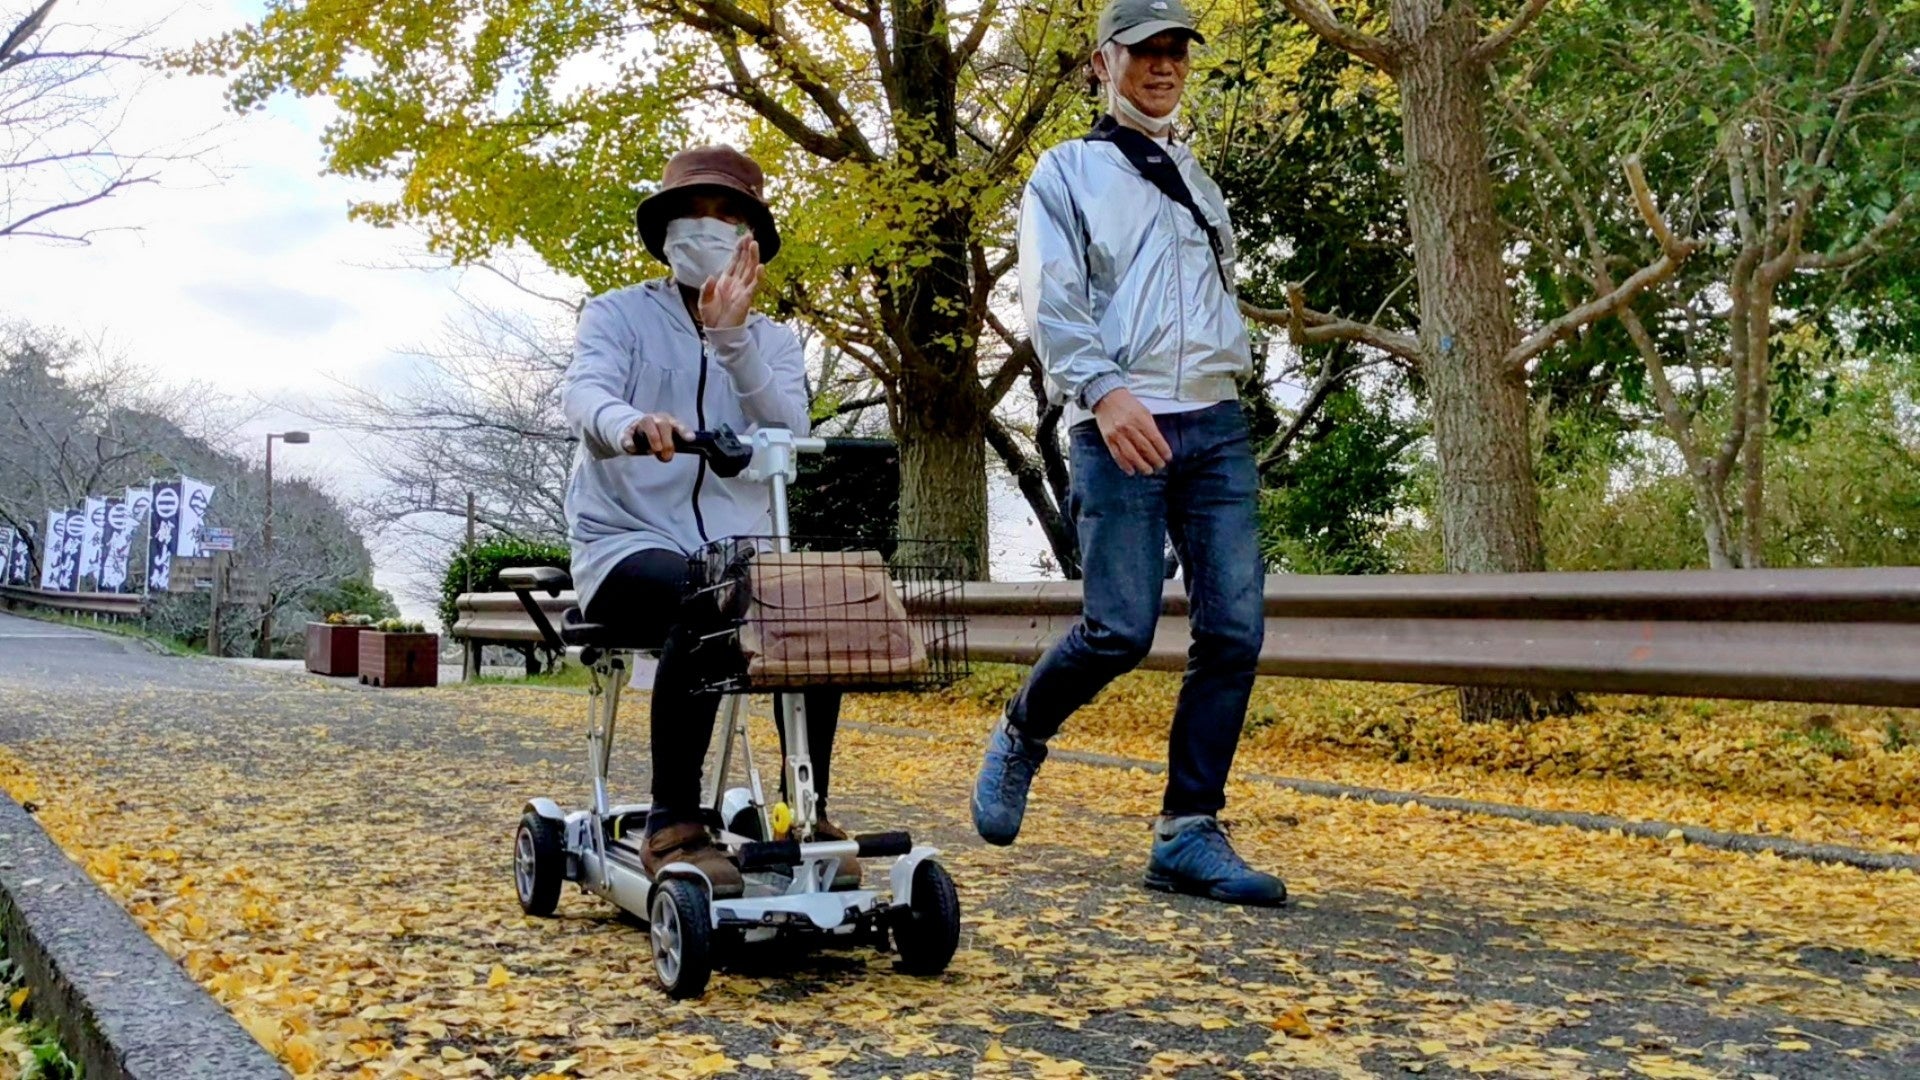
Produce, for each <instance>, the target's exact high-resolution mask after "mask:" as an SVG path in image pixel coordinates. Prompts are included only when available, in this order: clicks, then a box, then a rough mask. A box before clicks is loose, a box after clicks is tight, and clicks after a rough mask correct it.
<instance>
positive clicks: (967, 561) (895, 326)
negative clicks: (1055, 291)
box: [879, 0, 989, 580]
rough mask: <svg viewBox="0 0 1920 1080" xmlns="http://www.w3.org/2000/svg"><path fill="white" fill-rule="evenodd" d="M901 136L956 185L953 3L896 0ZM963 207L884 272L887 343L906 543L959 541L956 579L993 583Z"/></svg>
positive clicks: (934, 224)
mask: <svg viewBox="0 0 1920 1080" xmlns="http://www.w3.org/2000/svg"><path fill="white" fill-rule="evenodd" d="M892 21H893V27H894V79H895V91H896V94H897V96H898V99H899V107H898V111H897V113H896V122H895V132H894V134H895V137H896V138H897V139H898V140H899V141H900V144H901V145H902V146H903V147H911V148H913V149H914V150H915V151H917V152H916V153H915V154H914V160H916V161H917V162H918V167H917V168H916V169H915V173H916V176H917V178H918V179H919V180H920V181H921V182H922V183H924V184H925V185H926V186H927V188H928V190H931V191H937V192H943V191H946V190H948V189H949V188H950V187H951V183H952V175H951V174H952V169H953V162H954V161H955V160H957V158H958V141H959V119H958V112H957V110H956V108H955V101H954V93H955V87H956V86H957V84H958V80H957V78H956V73H955V71H954V60H953V49H952V46H951V45H950V44H949V43H948V40H947V31H946V5H945V3H944V2H943V0H893V3H892ZM968 213H969V212H968V209H967V207H966V206H965V204H964V202H962V201H961V200H958V199H955V200H951V201H948V202H946V203H944V204H942V205H941V206H939V207H938V208H936V209H935V210H934V211H933V213H932V215H931V220H930V221H929V222H928V223H927V226H926V228H925V230H924V231H923V232H922V233H921V234H920V235H919V236H918V237H917V238H916V239H917V241H918V242H917V243H916V244H915V245H913V248H914V250H913V257H912V258H910V259H908V260H907V262H906V265H905V266H904V267H897V268H886V269H882V270H881V271H879V273H880V274H881V275H882V280H881V286H880V289H881V293H882V302H883V303H882V306H883V309H884V311H885V312H886V317H887V322H888V326H887V332H888V336H889V337H890V338H891V339H892V340H893V342H894V344H895V345H896V346H897V347H898V351H899V354H900V367H901V370H900V377H899V387H898V398H897V400H898V403H899V418H898V434H899V436H900V535H901V536H902V537H904V538H909V539H922V540H942V541H955V542H957V543H958V544H959V546H960V549H961V553H962V554H961V560H962V562H961V565H958V566H956V567H954V572H955V573H965V574H966V576H967V577H969V578H973V579H976V580H977V579H984V578H986V577H987V566H988V555H989V549H988V546H987V447H986V426H987V425H986V421H987V409H986V403H985V400H984V398H985V395H984V393H983V392H982V390H981V388H980V385H979V380H978V377H977V374H976V372H975V364H976V359H977V357H976V347H977V342H978V340H979V333H980V327H979V325H977V320H975V319H974V318H973V317H972V316H971V315H970V313H969V308H970V303H969V301H970V300H971V298H972V296H973V282H972V265H971V262H970V260H969V258H968V251H967V239H968V237H969V236H970V234H971V227H972V222H971V221H970V220H969V217H968Z"/></svg>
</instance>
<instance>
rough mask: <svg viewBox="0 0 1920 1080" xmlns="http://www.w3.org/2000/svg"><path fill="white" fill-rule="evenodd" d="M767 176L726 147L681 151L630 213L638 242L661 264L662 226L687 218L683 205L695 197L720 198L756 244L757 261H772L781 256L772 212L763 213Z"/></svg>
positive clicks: (674, 156) (777, 232) (665, 233)
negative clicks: (637, 230) (734, 210)
mask: <svg viewBox="0 0 1920 1080" xmlns="http://www.w3.org/2000/svg"><path fill="white" fill-rule="evenodd" d="M766 182H767V179H766V174H765V173H763V172H761V171H760V166H759V165H758V164H757V163H755V161H754V160H753V159H752V158H750V157H748V156H747V155H745V154H743V153H741V152H740V151H738V150H735V149H734V148H733V147H731V146H698V147H695V148H693V149H691V150H682V151H680V152H679V153H677V154H675V155H673V157H672V158H671V159H669V160H668V161H667V168H666V172H665V173H664V174H663V175H662V176H661V177H660V187H659V188H658V189H657V190H656V191H654V193H653V194H652V195H649V196H647V198H646V199H645V200H644V201H643V202H641V204H640V207H639V209H637V210H635V211H634V212H633V221H634V224H635V225H637V226H639V228H640V241H641V242H642V243H644V244H646V245H647V250H648V251H649V252H652V253H653V257H654V258H656V259H659V260H660V261H661V262H666V261H667V256H666V253H665V252H664V251H663V250H662V244H663V243H664V241H665V239H666V235H667V222H669V221H672V220H673V219H674V218H677V217H680V216H682V215H684V214H685V213H686V209H687V202H688V201H689V200H690V199H691V198H692V197H693V196H695V195H716V194H717V195H725V196H727V197H729V198H730V199H732V200H733V203H734V205H735V206H736V207H737V208H738V209H739V210H740V214H741V216H742V217H744V218H746V219H747V224H748V225H749V226H750V227H752V229H753V238H754V239H755V240H758V241H760V261H761V262H772V261H773V257H774V256H775V255H777V254H779V253H780V230H779V229H778V228H777V227H776V226H775V225H774V223H773V211H772V210H769V209H767V202H766V196H765V195H764V194H763V192H764V191H765V190H766Z"/></svg>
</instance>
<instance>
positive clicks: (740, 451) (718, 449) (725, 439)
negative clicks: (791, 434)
mask: <svg viewBox="0 0 1920 1080" xmlns="http://www.w3.org/2000/svg"><path fill="white" fill-rule="evenodd" d="M673 448H674V449H675V450H676V451H680V452H682V453H687V454H693V455H694V456H696V457H699V458H703V459H705V461H706V463H707V468H709V469H711V470H712V471H713V475H715V476H718V477H720V478H721V479H723V480H725V479H731V478H733V477H735V476H739V475H740V474H741V473H743V472H745V471H746V470H747V466H748V465H751V464H752V463H753V450H752V448H751V447H749V446H747V444H746V443H743V442H741V441H740V436H738V435H735V434H734V433H733V429H732V428H730V427H728V426H727V425H725V424H721V425H720V426H719V427H717V428H714V429H713V430H712V431H696V432H694V433H693V437H692V438H687V437H686V436H684V435H682V434H680V433H679V432H678V431H676V432H674V433H673Z"/></svg>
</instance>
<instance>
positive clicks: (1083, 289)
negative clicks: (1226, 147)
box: [1020, 139, 1253, 407]
mask: <svg viewBox="0 0 1920 1080" xmlns="http://www.w3.org/2000/svg"><path fill="white" fill-rule="evenodd" d="M1168 150H1169V152H1170V153H1171V154H1172V155H1173V158H1174V161H1175V162H1176V163H1177V164H1178V165H1179V167H1180V172H1181V175H1183V176H1184V177H1185V178H1186V181H1187V187H1188V189H1189V190H1190V191H1192V192H1193V196H1194V201H1195V202H1196V203H1198V204H1199V206H1200V208H1201V209H1202V210H1203V211H1204V212H1205V213H1206V215H1207V217H1208V218H1209V219H1210V220H1211V221H1212V222H1213V225H1214V228H1215V229H1216V230H1217V231H1218V232H1219V234H1220V236H1221V239H1222V240H1223V241H1225V248H1226V276H1227V280H1228V281H1231V280H1233V274H1234V263H1235V254H1234V253H1235V248H1234V243H1233V229H1232V223H1231V222H1230V221H1229V220H1228V217H1227V206H1226V200H1225V199H1224V198H1223V197H1222V196H1221V194H1220V188H1219V187H1218V186H1217V185H1216V184H1214V182H1213V180H1212V179H1211V178H1209V177H1208V176H1207V174H1206V173H1205V172H1203V171H1201V169H1200V166H1199V164H1198V163H1197V162H1195V161H1194V159H1193V154H1192V153H1191V152H1190V151H1188V150H1187V148H1186V147H1184V146H1181V145H1178V144H1175V145H1173V146H1171V147H1169V148H1168ZM1020 299H1021V304H1022V306H1023V307H1024V308H1025V310H1026V316H1027V329H1028V332H1029V333H1030V334H1032V336H1033V345H1034V349H1035V351H1036V352H1038V354H1039V356H1040V362H1041V364H1042V365H1044V366H1045V368H1046V371H1047V377H1048V381H1049V383H1050V384H1051V389H1052V394H1053V397H1054V400H1055V401H1059V402H1072V403H1075V404H1078V405H1081V406H1083V407H1084V406H1085V405H1086V404H1087V403H1088V401H1089V400H1092V399H1097V398H1098V397H1100V396H1102V395H1104V394H1105V392H1106V391H1107V390H1109V389H1112V388H1114V387H1115V386H1120V385H1124V386H1126V387H1127V388H1129V389H1131V390H1132V391H1133V392H1134V393H1136V394H1139V395H1142V396H1148V397H1159V398H1172V399H1175V400H1180V401H1229V400H1232V399H1233V397H1234V396H1235V387H1234V380H1236V379H1238V378H1241V377H1243V376H1245V375H1246V374H1247V373H1248V372H1249V371H1250V370H1252V367H1253V349H1252V346H1251V345H1250V344H1249V342H1248V340H1247V326H1246V323H1245V322H1244V321H1243V320H1242V319H1241V317H1240V311H1239V308H1238V306H1237V304H1236V302H1235V299H1234V296H1233V295H1232V293H1230V292H1229V291H1228V290H1227V288H1226V286H1225V285H1224V284H1223V283H1222V282H1221V276H1220V272H1219V270H1217V269H1216V268H1215V265H1214V256H1213V249H1212V248H1211V247H1210V246H1209V245H1208V243H1207V237H1206V234H1205V233H1204V232H1202V231H1201V229H1200V226H1199V223H1197V222H1195V221H1194V220H1193V215H1192V214H1190V213H1188V211H1187V210H1186V208H1184V207H1182V206H1180V205H1179V204H1177V203H1175V202H1174V201H1173V200H1172V199H1170V198H1168V197H1167V196H1166V195H1164V194H1162V193H1161V191H1160V189H1159V188H1156V187H1154V186H1153V184H1152V182H1150V181H1149V180H1147V179H1146V178H1145V177H1143V176H1141V175H1140V174H1139V172H1138V171H1136V170H1135V169H1134V167H1133V165H1132V164H1131V163H1129V162H1128V161H1127V159H1126V157H1125V156H1124V155H1123V154H1121V152H1120V149H1119V147H1117V146H1114V145H1113V144H1112V143H1110V142H1088V141H1085V140H1078V139H1076V140H1074V141H1073V142H1067V143H1061V144H1060V145H1058V146H1055V147H1053V148H1052V149H1050V150H1048V151H1047V152H1046V153H1044V154H1042V155H1041V156H1040V161H1039V164H1038V165H1036V166H1035V168H1034V170H1033V178H1032V179H1031V180H1029V181H1027V189H1026V195H1025V197H1024V198H1023V199H1022V201H1021V205H1020ZM1089 391H1092V393H1091V396H1089Z"/></svg>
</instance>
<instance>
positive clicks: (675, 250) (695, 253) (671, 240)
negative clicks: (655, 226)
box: [660, 217, 745, 289]
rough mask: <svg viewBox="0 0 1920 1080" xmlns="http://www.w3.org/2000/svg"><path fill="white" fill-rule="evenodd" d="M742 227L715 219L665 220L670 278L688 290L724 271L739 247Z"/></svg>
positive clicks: (664, 248) (665, 249)
mask: <svg viewBox="0 0 1920 1080" xmlns="http://www.w3.org/2000/svg"><path fill="white" fill-rule="evenodd" d="M744 231H745V230H744V228H743V227H742V226H739V225H729V224H727V223H726V222H724V221H721V220H720V219H719V218H710V217H698V218H687V217H683V218H674V219H673V220H672V221H669V222H667V235H666V239H665V242H664V243H662V244H661V245H660V246H661V248H662V249H663V250H664V251H665V252H666V255H667V265H668V266H671V267H672V268H673V280H675V281H677V282H679V283H680V284H682V285H685V286H686V287H687V288H689V289H698V288H701V287H703V286H705V285H706V283H707V279H708V278H716V277H719V276H720V275H721V274H723V273H726V270H727V264H728V263H731V262H732V261H733V253H734V250H735V249H736V248H738V247H739V246H740V235H741V233H742V232H744Z"/></svg>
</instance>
